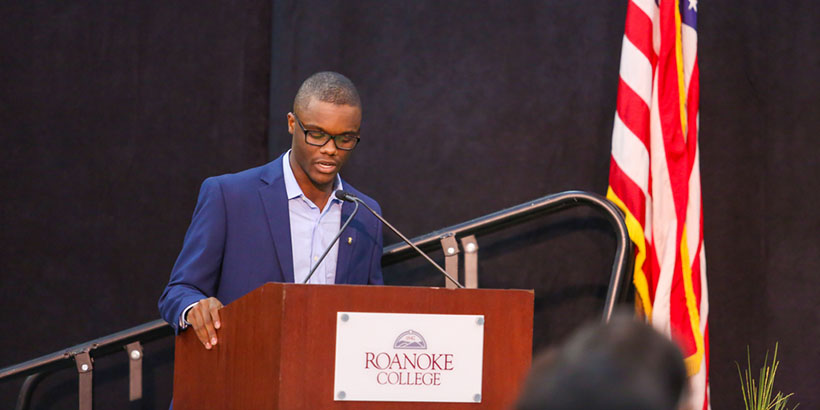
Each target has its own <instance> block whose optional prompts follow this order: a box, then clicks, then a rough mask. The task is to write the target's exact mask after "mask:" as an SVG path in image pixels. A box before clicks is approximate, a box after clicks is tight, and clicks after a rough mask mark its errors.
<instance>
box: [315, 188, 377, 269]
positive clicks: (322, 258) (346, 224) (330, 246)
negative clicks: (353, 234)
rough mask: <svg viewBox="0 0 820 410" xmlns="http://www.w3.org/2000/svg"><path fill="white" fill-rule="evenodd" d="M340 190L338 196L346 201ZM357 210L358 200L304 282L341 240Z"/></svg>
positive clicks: (337, 192)
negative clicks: (340, 194)
mask: <svg viewBox="0 0 820 410" xmlns="http://www.w3.org/2000/svg"><path fill="white" fill-rule="evenodd" d="M339 192H343V191H342V190H338V191H336V198H339V199H341V200H343V201H344V198H341V197H340V196H339ZM365 206H367V205H365ZM356 212H359V203H358V202H356V207H355V208H353V212H352V213H351V214H350V216H348V217H347V220H346V221H345V223H344V225H342V228H341V229H339V233H337V234H336V237H335V238H333V240H332V241H331V242H330V245H328V247H327V249H325V252H324V253H322V256H320V257H319V260H317V261H316V264H315V265H313V267H312V268H310V272H308V275H307V277H306V278H305V280H304V281H303V282H302V284H306V283H308V281H309V280H310V278H311V277H312V276H313V273H314V272H316V268H318V267H319V265H320V264H321V263H322V261H323V260H325V256H327V254H328V252H330V248H332V247H333V245H335V244H336V242H338V241H339V237H340V236H342V232H344V230H345V228H347V226H348V225H350V221H352V220H353V217H354V216H356Z"/></svg>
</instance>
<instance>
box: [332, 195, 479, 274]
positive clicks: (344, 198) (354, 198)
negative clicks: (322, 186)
mask: <svg viewBox="0 0 820 410" xmlns="http://www.w3.org/2000/svg"><path fill="white" fill-rule="evenodd" d="M336 198H339V199H341V200H342V201H348V202H354V203H356V205H357V206H358V204H362V205H364V207H365V208H367V210H368V211H370V213H371V214H373V216H375V217H376V218H378V219H379V220H380V221H381V222H382V223H383V224H384V225H385V226H387V227H388V228H390V230H391V231H393V233H394V234H396V235H398V236H399V238H401V240H403V241H404V243H406V244H408V245H410V247H411V248H413V249H415V250H416V252H418V253H419V255H421V256H423V257H424V259H427V262H430V264H431V265H433V266H435V267H436V269H438V271H439V272H441V273H442V274H443V275H444V277H446V278H447V279H449V280H450V282H453V283H454V284H455V285H456V286H458V287H459V288H464V286H463V285H462V284H460V283H458V281H457V280H455V279H453V277H452V276H450V274H448V273H447V271H446V270H444V268H442V267H441V265H439V264H437V263H436V262H435V261H433V260H432V259H430V257H429V256H427V254H426V253H424V252H422V251H421V249H419V248H418V247H417V246H416V245H414V244H413V242H410V240H409V239H407V237H406V236H404V235H402V233H401V232H399V230H398V229H396V228H394V227H393V225H390V222H387V220H385V219H384V218H382V216H381V215H379V214H378V213H377V212H376V211H374V210H373V208H371V207H370V206H368V205H367V204H366V203H365V202H364V201H362V200H361V199H360V198H358V197H357V196H356V195H353V194H351V193H350V192H347V191H344V190H341V189H340V190H338V191H336Z"/></svg>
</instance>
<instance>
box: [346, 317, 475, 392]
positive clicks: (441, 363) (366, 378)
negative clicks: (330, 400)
mask: <svg viewBox="0 0 820 410" xmlns="http://www.w3.org/2000/svg"><path fill="white" fill-rule="evenodd" d="M483 358H484V316H482V315H431V314H405V313H363V312H338V313H337V314H336V372H335V381H334V389H333V397H334V399H335V400H337V401H416V402H451V403H480V402H481V376H482V366H483Z"/></svg>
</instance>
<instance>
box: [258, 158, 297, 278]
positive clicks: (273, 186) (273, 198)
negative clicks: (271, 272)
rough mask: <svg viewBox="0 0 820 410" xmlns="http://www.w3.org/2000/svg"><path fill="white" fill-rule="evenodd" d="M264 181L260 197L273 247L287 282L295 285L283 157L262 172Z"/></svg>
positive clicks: (260, 189)
mask: <svg viewBox="0 0 820 410" xmlns="http://www.w3.org/2000/svg"><path fill="white" fill-rule="evenodd" d="M262 180H263V181H265V182H266V183H268V185H266V186H263V187H262V188H259V196H260V197H261V198H262V204H263V206H264V208H265V216H266V218H267V220H268V228H269V229H270V234H271V238H273V247H274V249H275V250H276V258H277V259H278V260H279V268H280V270H281V272H282V277H283V278H284V280H285V282H290V283H293V250H292V249H291V241H290V213H289V212H288V195H287V192H286V191H285V179H284V178H283V176H282V157H279V158H278V159H276V160H275V161H273V162H271V163H270V165H269V166H268V167H265V170H264V171H263V172H262Z"/></svg>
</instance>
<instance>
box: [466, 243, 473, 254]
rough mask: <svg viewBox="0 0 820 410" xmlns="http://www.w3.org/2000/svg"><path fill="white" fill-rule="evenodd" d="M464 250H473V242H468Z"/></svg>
mask: <svg viewBox="0 0 820 410" xmlns="http://www.w3.org/2000/svg"><path fill="white" fill-rule="evenodd" d="M464 250H465V251H467V253H473V252H475V244H474V243H472V242H470V243H468V244H467V246H466V247H465V248H464Z"/></svg>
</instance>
